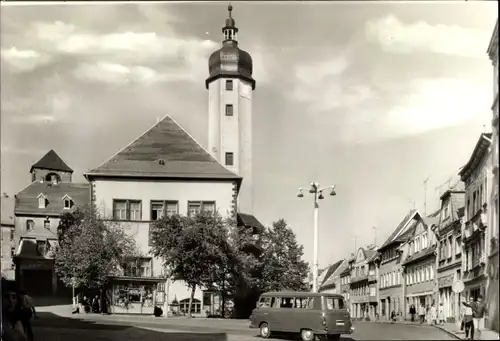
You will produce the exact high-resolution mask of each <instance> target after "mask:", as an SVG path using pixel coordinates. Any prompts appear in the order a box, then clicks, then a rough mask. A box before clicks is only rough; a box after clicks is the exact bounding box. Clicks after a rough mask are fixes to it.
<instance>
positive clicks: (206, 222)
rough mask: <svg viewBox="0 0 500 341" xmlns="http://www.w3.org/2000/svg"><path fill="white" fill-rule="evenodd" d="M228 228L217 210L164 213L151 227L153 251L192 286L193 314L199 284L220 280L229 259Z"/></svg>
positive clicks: (172, 274)
mask: <svg viewBox="0 0 500 341" xmlns="http://www.w3.org/2000/svg"><path fill="white" fill-rule="evenodd" d="M227 241H228V229H227V226H226V223H225V221H224V220H223V219H222V218H221V217H220V216H219V215H218V214H217V213H215V214H213V213H209V212H200V213H198V214H195V215H194V216H191V217H186V216H180V215H174V216H164V217H163V218H162V219H160V220H158V221H155V223H154V224H153V225H152V228H151V244H152V247H151V253H152V254H153V255H154V256H155V257H158V258H160V259H162V260H163V263H164V265H165V267H166V268H167V269H168V271H169V273H170V276H172V279H173V280H174V281H175V280H182V281H184V282H186V284H187V286H188V287H189V288H190V289H191V296H190V298H189V308H188V309H189V312H188V313H189V314H191V307H192V303H193V298H194V294H195V291H196V288H197V287H212V286H213V284H214V283H216V282H219V281H220V276H221V274H222V273H223V271H224V267H225V265H226V264H227V263H228V259H229V255H228V253H229V247H228V242H227Z"/></svg>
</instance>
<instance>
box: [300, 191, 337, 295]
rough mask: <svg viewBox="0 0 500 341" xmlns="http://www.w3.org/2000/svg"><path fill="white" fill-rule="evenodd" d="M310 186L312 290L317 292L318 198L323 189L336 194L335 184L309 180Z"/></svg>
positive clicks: (320, 196)
mask: <svg viewBox="0 0 500 341" xmlns="http://www.w3.org/2000/svg"><path fill="white" fill-rule="evenodd" d="M310 186H311V188H310V189H309V193H310V194H313V197H314V225H313V226H314V251H313V252H314V258H313V292H318V238H319V205H318V200H322V199H324V198H325V197H324V196H323V191H327V190H329V191H330V195H331V196H334V195H337V193H335V185H331V186H328V187H324V188H320V187H319V183H317V182H311V184H310ZM297 196H298V197H299V198H303V197H304V193H303V189H302V188H299V193H298V194H297Z"/></svg>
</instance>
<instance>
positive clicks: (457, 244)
mask: <svg viewBox="0 0 500 341" xmlns="http://www.w3.org/2000/svg"><path fill="white" fill-rule="evenodd" d="M461 241H462V237H456V238H455V256H457V255H460V254H461V253H462V247H461V246H460V243H461Z"/></svg>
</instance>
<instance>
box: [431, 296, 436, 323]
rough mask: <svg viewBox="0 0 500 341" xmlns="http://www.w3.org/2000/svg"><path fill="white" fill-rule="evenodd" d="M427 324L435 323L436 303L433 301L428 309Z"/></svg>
mask: <svg viewBox="0 0 500 341" xmlns="http://www.w3.org/2000/svg"><path fill="white" fill-rule="evenodd" d="M429 315H430V316H429V317H430V318H429V324H436V321H437V308H436V303H435V302H434V301H433V302H432V305H431V307H430V309H429Z"/></svg>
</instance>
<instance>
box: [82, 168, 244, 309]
mask: <svg viewBox="0 0 500 341" xmlns="http://www.w3.org/2000/svg"><path fill="white" fill-rule="evenodd" d="M91 184H92V192H93V196H94V204H95V207H96V209H97V211H98V212H99V214H100V215H101V216H102V217H104V218H112V217H115V218H116V214H115V215H114V212H113V209H114V207H115V205H114V202H115V203H116V201H117V200H130V201H134V202H140V205H139V207H140V213H139V214H138V215H137V216H136V217H135V219H134V220H122V221H119V224H120V225H121V226H123V228H124V230H125V231H126V232H127V233H130V234H131V235H133V236H134V238H135V240H136V243H137V246H138V247H139V250H140V251H141V253H142V254H143V256H144V257H145V258H151V262H150V263H149V264H148V268H147V273H145V274H144V275H145V277H152V278H159V277H163V276H164V268H163V265H162V262H161V260H160V259H157V258H154V257H152V256H151V255H149V251H150V249H151V248H150V245H149V227H150V224H151V223H152V222H153V217H152V202H155V201H166V202H172V203H175V202H177V210H178V212H177V213H179V214H181V215H187V214H188V203H190V202H210V203H213V202H215V209H216V211H218V212H219V214H221V215H222V216H223V217H225V216H228V215H229V214H230V212H231V205H232V201H233V194H234V188H235V186H234V184H233V182H232V181H229V180H225V181H224V180H210V181H208V180H207V181H187V180H155V181H153V180H148V179H135V180H132V179H130V180H120V179H111V178H110V179H99V180H95V179H91ZM164 287H165V294H164V295H165V297H163V299H162V300H163V301H164V308H163V310H164V311H165V312H167V311H170V306H169V304H170V303H172V301H173V300H174V299H175V300H177V301H179V302H180V301H182V300H185V299H188V298H189V297H190V295H191V291H190V289H189V288H188V287H187V285H186V284H185V283H184V282H183V281H177V282H172V281H171V280H167V281H166V282H164ZM194 298H195V299H197V300H199V302H201V303H198V304H199V305H201V308H200V309H199V310H200V313H201V314H203V312H204V311H205V309H209V307H204V306H203V290H202V288H197V290H196V292H195V296H194ZM112 309H113V312H121V311H119V307H116V306H113V308H112ZM141 312H145V310H142V311H141Z"/></svg>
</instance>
